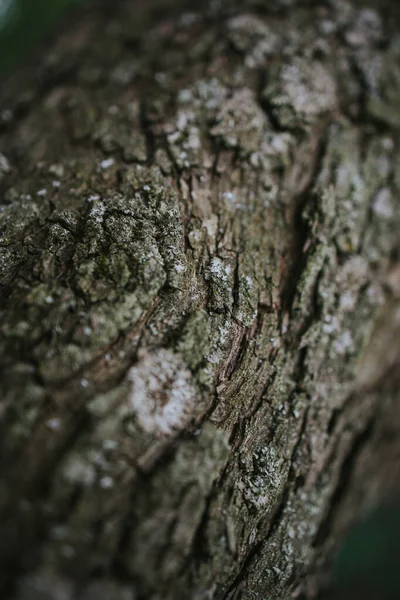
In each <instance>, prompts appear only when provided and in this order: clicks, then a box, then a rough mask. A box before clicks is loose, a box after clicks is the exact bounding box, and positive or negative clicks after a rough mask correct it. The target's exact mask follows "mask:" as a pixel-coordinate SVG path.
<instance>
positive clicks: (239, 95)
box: [210, 88, 268, 154]
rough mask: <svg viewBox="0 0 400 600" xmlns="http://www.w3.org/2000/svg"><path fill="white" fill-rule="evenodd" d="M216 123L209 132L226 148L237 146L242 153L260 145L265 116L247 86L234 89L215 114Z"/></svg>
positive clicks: (255, 148) (249, 151)
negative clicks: (230, 96)
mask: <svg viewBox="0 0 400 600" xmlns="http://www.w3.org/2000/svg"><path fill="white" fill-rule="evenodd" d="M216 121H217V123H216V125H214V126H213V127H212V129H211V130H210V133H211V135H212V136H214V137H216V138H219V139H220V140H221V141H223V142H224V144H225V145H226V146H227V147H228V148H239V149H241V150H242V152H243V153H244V154H249V153H251V152H254V151H256V150H257V149H258V148H259V146H260V141H261V137H262V133H263V130H264V129H265V126H266V124H267V123H268V120H267V117H266V115H265V113H264V112H263V110H262V109H261V107H260V106H259V104H258V103H257V101H256V99H255V94H254V92H253V91H252V90H250V89H249V88H243V89H240V90H238V91H236V92H235V93H234V94H233V96H232V98H230V99H229V100H226V101H225V102H224V104H223V107H222V108H221V109H220V111H219V112H218V114H217V117H216Z"/></svg>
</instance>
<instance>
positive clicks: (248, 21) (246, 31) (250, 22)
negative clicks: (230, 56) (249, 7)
mask: <svg viewBox="0 0 400 600" xmlns="http://www.w3.org/2000/svg"><path fill="white" fill-rule="evenodd" d="M227 29H228V38H229V39H230V41H231V42H232V44H233V46H234V47H235V48H236V49H237V50H239V52H243V53H244V54H245V64H246V66H247V67H249V68H256V67H260V66H262V65H263V64H264V62H265V59H266V58H267V57H269V56H271V55H272V54H274V53H275V52H276V50H277V49H278V47H279V37H278V36H277V35H276V34H275V33H274V32H273V31H272V30H271V29H270V27H268V25H267V24H266V23H264V22H263V21H262V20H261V19H259V18H258V17H256V16H255V15H251V14H247V15H239V16H237V17H234V18H232V19H230V20H229V21H228V23H227Z"/></svg>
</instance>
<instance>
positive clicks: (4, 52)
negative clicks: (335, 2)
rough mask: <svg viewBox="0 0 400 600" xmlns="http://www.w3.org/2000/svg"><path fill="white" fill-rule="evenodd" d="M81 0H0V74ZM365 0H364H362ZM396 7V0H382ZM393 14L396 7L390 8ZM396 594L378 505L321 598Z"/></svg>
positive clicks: (397, 566) (390, 532)
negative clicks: (329, 588) (326, 592)
mask: <svg viewBox="0 0 400 600" xmlns="http://www.w3.org/2000/svg"><path fill="white" fill-rule="evenodd" d="M84 1H85V0H0V76H4V75H6V74H7V73H9V72H11V71H12V70H13V68H16V66H17V65H18V64H19V63H20V62H22V61H23V60H24V58H25V57H26V56H27V55H28V54H29V52H30V51H32V50H33V49H35V47H36V46H37V44H38V43H39V41H40V40H41V39H42V38H43V37H44V36H45V35H46V34H48V33H50V32H51V31H52V29H53V28H54V27H55V26H56V25H57V23H58V22H60V21H61V20H62V18H63V17H64V16H65V15H66V13H67V12H68V10H70V9H72V8H73V7H74V6H76V5H77V4H80V3H83V2H84ZM367 3H368V0H367ZM382 3H383V5H386V7H387V6H391V7H393V10H394V9H395V7H396V6H397V9H396V10H398V8H399V5H400V2H399V0H382ZM396 14H397V13H396ZM327 598H329V600H330V599H331V598H332V599H335V600H337V599H339V598H340V599H341V600H350V599H351V600H357V599H358V598H360V599H361V598H362V599H363V600H392V599H393V600H400V509H399V508H398V507H390V508H382V509H380V510H379V511H377V512H375V513H374V514H372V515H370V516H369V517H368V518H367V519H365V520H364V521H362V522H361V523H359V524H358V525H356V526H355V527H354V528H353V530H352V531H351V532H350V533H349V535H348V537H347V539H346V540H345V542H344V544H343V546H342V549H341V551H340V552H339V553H338V556H337V558H336V561H335V564H334V569H333V582H332V588H331V590H330V591H329V592H328V594H327V595H324V596H323V599H324V600H325V599H327Z"/></svg>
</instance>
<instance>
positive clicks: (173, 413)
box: [128, 348, 199, 437]
mask: <svg viewBox="0 0 400 600" xmlns="http://www.w3.org/2000/svg"><path fill="white" fill-rule="evenodd" d="M128 379H129V381H131V382H132V391H131V393H130V396H129V402H130V404H131V407H132V409H133V411H134V413H135V415H136V418H137V421H138V423H139V425H140V426H141V427H142V428H143V429H144V430H145V431H147V432H148V433H151V434H153V435H155V436H157V437H169V436H173V435H174V434H176V433H177V432H179V431H181V430H182V429H185V427H187V426H188V425H189V423H190V422H191V420H192V418H193V416H194V414H195V411H196V408H197V405H198V402H199V393H198V391H197V389H196V387H195V385H194V383H193V376H192V374H191V372H190V371H189V369H188V368H187V366H186V364H185V362H184V361H183V359H182V356H181V355H180V354H178V353H176V352H173V351H172V350H169V349H166V348H165V349H164V348H160V349H159V350H156V351H154V352H147V351H142V352H140V353H139V362H138V364H137V365H135V366H134V367H132V368H131V370H130V371H129V375H128Z"/></svg>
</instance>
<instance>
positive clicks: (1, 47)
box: [0, 0, 83, 75]
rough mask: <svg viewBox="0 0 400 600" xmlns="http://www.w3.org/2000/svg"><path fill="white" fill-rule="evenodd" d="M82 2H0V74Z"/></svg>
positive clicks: (15, 62)
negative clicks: (66, 12)
mask: <svg viewBox="0 0 400 600" xmlns="http://www.w3.org/2000/svg"><path fill="white" fill-rule="evenodd" d="M82 1H83V0H0V75H4V74H5V73H7V72H8V71H9V70H10V69H11V68H12V67H15V66H16V65H17V64H18V63H19V62H20V61H21V60H23V58H24V57H25V56H26V55H27V54H28V52H29V51H30V50H31V49H32V48H34V46H35V44H36V43H37V42H38V41H39V40H40V39H41V38H42V37H43V35H45V34H46V33H48V32H49V31H51V29H52V27H54V25H55V24H56V22H57V20H58V19H59V18H60V17H61V16H62V15H63V14H64V13H65V11H66V10H68V9H69V8H71V7H72V6H74V5H77V4H79V3H81V2H82Z"/></svg>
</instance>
